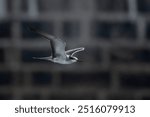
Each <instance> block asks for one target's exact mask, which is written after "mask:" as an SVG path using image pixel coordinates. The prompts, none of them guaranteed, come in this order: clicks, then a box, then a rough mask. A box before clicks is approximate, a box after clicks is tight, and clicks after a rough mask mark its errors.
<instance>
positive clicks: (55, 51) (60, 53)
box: [29, 27, 66, 58]
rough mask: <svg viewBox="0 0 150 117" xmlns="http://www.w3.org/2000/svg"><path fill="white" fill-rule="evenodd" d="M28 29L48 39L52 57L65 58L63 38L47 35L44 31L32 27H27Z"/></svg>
mask: <svg viewBox="0 0 150 117" xmlns="http://www.w3.org/2000/svg"><path fill="white" fill-rule="evenodd" d="M29 29H30V31H32V32H35V33H37V34H39V35H41V36H42V37H44V38H45V39H47V40H49V41H50V44H51V49H52V50H51V51H52V57H53V58H55V57H62V58H66V53H65V47H66V43H65V42H64V41H63V40H61V39H59V38H56V37H54V36H52V35H49V34H47V33H45V32H42V31H40V30H37V29H35V28H33V27H29Z"/></svg>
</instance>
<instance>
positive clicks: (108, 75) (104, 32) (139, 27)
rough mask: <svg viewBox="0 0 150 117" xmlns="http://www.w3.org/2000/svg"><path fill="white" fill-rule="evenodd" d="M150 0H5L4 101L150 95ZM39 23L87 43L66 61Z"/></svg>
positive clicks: (71, 42)
mask: <svg viewBox="0 0 150 117" xmlns="http://www.w3.org/2000/svg"><path fill="white" fill-rule="evenodd" d="M149 13H150V0H0V99H150V33H149V32H150V15H149ZM27 25H30V26H33V27H35V28H37V29H40V30H42V31H44V32H47V33H49V34H52V35H55V36H57V37H60V38H63V39H64V40H65V41H66V42H67V49H72V48H76V47H85V48H86V49H85V51H84V52H80V53H78V54H77V55H76V56H77V57H79V58H80V59H81V60H83V61H84V62H82V63H75V64H71V65H59V64H54V63H51V62H46V61H39V60H33V59H32V57H41V56H49V55H50V44H49V42H48V41H47V40H44V39H42V38H41V37H40V36H39V35H36V34H34V33H32V32H30V31H28V30H27Z"/></svg>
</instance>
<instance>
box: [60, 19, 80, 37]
mask: <svg viewBox="0 0 150 117" xmlns="http://www.w3.org/2000/svg"><path fill="white" fill-rule="evenodd" d="M62 31H63V36H64V37H66V38H72V37H79V36H80V24H79V22H78V21H65V22H63V30H62Z"/></svg>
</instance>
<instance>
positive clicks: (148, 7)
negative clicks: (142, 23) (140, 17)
mask: <svg viewBox="0 0 150 117" xmlns="http://www.w3.org/2000/svg"><path fill="white" fill-rule="evenodd" d="M137 3H138V10H139V12H141V13H149V12H150V1H149V0H137Z"/></svg>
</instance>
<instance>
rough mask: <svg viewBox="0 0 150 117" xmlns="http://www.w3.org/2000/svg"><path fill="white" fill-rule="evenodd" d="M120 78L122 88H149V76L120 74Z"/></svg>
mask: <svg viewBox="0 0 150 117" xmlns="http://www.w3.org/2000/svg"><path fill="white" fill-rule="evenodd" d="M120 77H121V86H123V87H124V88H135V89H139V88H150V74H144V73H141V74H138V73H137V74H121V75H120Z"/></svg>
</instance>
